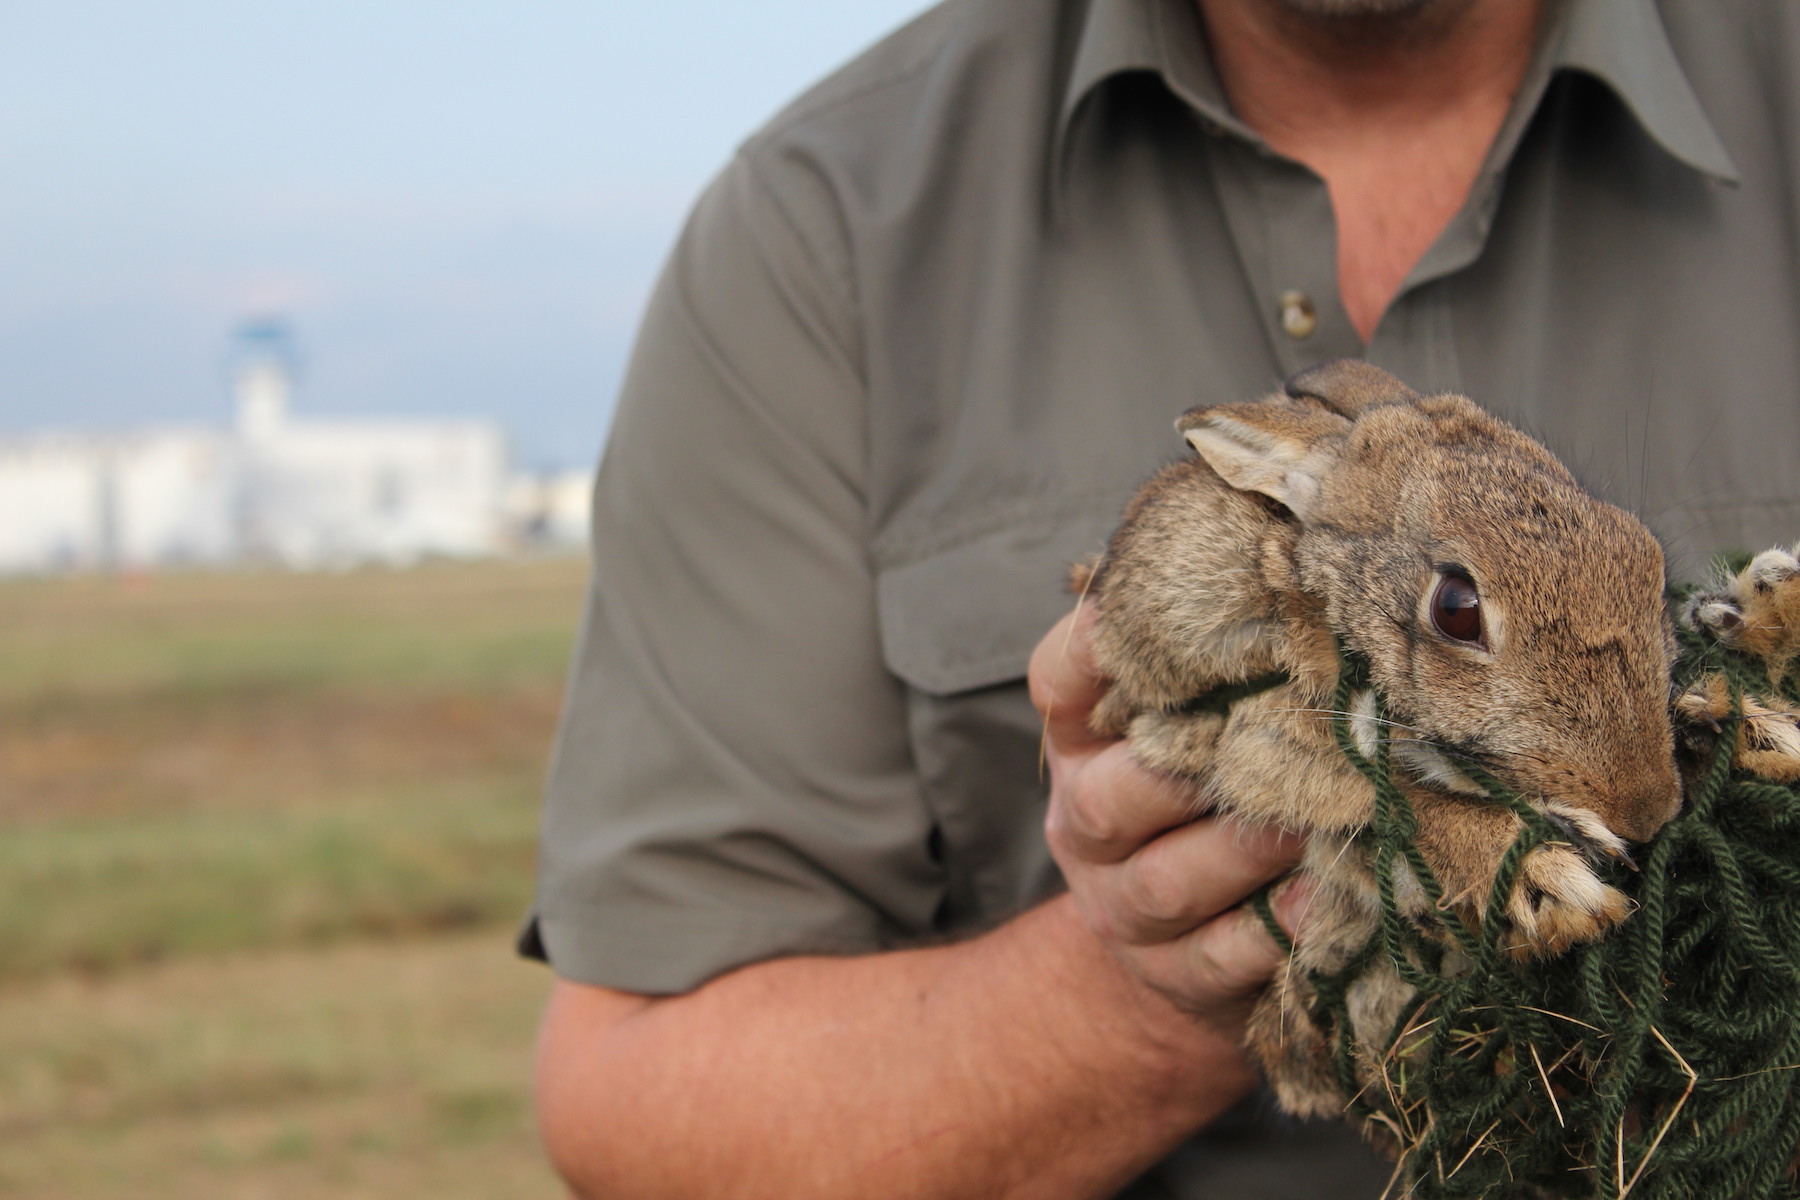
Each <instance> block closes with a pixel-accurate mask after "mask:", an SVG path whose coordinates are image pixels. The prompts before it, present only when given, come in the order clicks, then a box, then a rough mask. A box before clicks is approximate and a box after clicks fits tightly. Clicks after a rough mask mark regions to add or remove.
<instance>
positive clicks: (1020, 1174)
mask: <svg viewBox="0 0 1800 1200" xmlns="http://www.w3.org/2000/svg"><path fill="white" fill-rule="evenodd" d="M1253 1081H1254V1075H1253V1073H1252V1071H1251V1069H1250V1068H1249V1066H1248V1065H1247V1064H1246V1061H1245V1059H1244V1057H1243V1055H1242V1052H1241V1050H1240V1049H1239V1047H1238V1046H1237V1044H1236V1040H1235V1038H1234V1037H1233V1036H1232V1035H1231V1034H1230V1033H1229V1032H1225V1031H1220V1030H1216V1029H1213V1028H1211V1027H1209V1026H1206V1025H1204V1024H1201V1023H1199V1022H1197V1021H1195V1020H1193V1019H1192V1018H1190V1017H1188V1016H1186V1015H1185V1014H1183V1013H1182V1012H1180V1011H1178V1010H1177V1009H1176V1008H1175V1007H1174V1006H1173V1005H1172V1004H1171V1003H1170V1002H1169V1001H1167V1000H1166V999H1164V998H1163V997H1162V996H1161V995H1159V994H1158V993H1156V992H1154V991H1152V990H1151V989H1150V988H1148V987H1146V986H1145V985H1144V984H1143V983H1141V982H1139V981H1138V980H1137V979H1136V978H1135V977H1134V976H1132V975H1130V974H1128V973H1127V972H1126V971H1125V970H1124V969H1123V968H1121V966H1120V965H1119V963H1118V961H1117V960H1116V959H1115V958H1114V957H1113V956H1112V955H1111V954H1110V953H1109V952H1108V951H1107V950H1106V949H1105V948H1104V947H1103V946H1102V944H1101V943H1100V942H1099V941H1098V940H1097V939H1096V938H1095V936H1094V935H1093V933H1092V932H1091V931H1090V930H1089V929H1088V927H1087V926H1086V925H1085V924H1084V923H1083V922H1082V920H1081V919H1080V917H1079V916H1077V915H1076V912H1075V910H1074V908H1073V906H1072V905H1071V903H1070V902H1069V900H1068V899H1067V898H1066V897H1064V898H1061V899H1058V900H1055V901H1052V902H1050V903H1049V904H1046V905H1044V906H1043V907H1040V908H1038V909H1036V910H1034V911H1032V912H1029V913H1026V914H1024V915H1023V916H1021V917H1019V918H1017V919H1016V920H1014V921H1013V922H1011V923H1010V924H1008V925H1006V926H1004V927H1002V928H1000V929H998V930H995V931H993V932H992V933H989V934H987V935H985V936H983V937H981V938H979V939H976V940H973V941H970V942H965V943H960V944H955V945H949V946H940V947H932V948H929V949H921V950H907V951H898V952H894V953H888V954H878V955H871V956H868V957H863V958H844V959H822V958H805V959H785V960H778V961H774V962H768V963H763V964H759V965H757V966H752V967H747V968H745V969H743V970H740V971H737V972H734V973H732V974H730V975H726V976H724V977H722V978H720V979H717V980H715V981H713V982H712V983H710V984H708V985H706V986H705V987H703V988H701V989H699V990H698V991H696V992H694V993H692V994H689V995H685V996H676V997H669V998H664V999H651V1000H644V999H642V998H634V997H629V996H626V995H624V994H621V993H616V992H607V991H604V990H602V989H593V988H585V987H582V986H581V985H577V984H567V983H564V984H559V985H558V991H557V994H556V996H555V997H554V998H553V1000H552V1002H551V1007H550V1011H549V1013H548V1014H547V1016H546V1019H545V1026H544V1035H543V1040H542V1045H541V1049H540V1061H539V1074H538V1092H539V1112H540V1119H541V1120H542V1122H543V1127H544V1134H545V1138H546V1140H547V1142H548V1144H549V1147H550V1151H551V1155H552V1157H553V1159H554V1160H555V1162H556V1164H557V1166H558V1167H559V1169H560V1170H562V1171H563V1173H564V1175H565V1177H566V1178H568V1180H569V1181H570V1183H571V1185H572V1186H574V1187H575V1188H576V1189H577V1191H578V1192H579V1193H580V1194H582V1195H586V1196H591V1197H601V1196H604V1197H609V1198H611V1197H638V1196H643V1197H656V1198H658V1200H678V1198H680V1197H689V1196H692V1197H705V1198H707V1200H717V1198H721V1197H734V1196H756V1197H764V1196H769V1197H773V1196H780V1197H783V1198H784V1200H786V1198H790V1197H791V1198H795V1200H799V1198H803V1197H811V1196H819V1197H831V1198H833V1200H839V1198H841V1197H844V1196H871V1197H875V1196H880V1197H890V1196H891V1197H962V1196H967V1197H1045V1198H1050V1197H1058V1198H1061V1197H1088V1196H1095V1197H1097V1196H1105V1195H1109V1194H1111V1193H1112V1192H1114V1191H1116V1190H1117V1189H1118V1188H1119V1187H1121V1186H1123V1185H1124V1184H1125V1183H1126V1182H1128V1181H1129V1180H1130V1179H1131V1178H1133V1177H1134V1176H1135V1175H1136V1174H1138V1173H1139V1172H1141V1171H1142V1170H1143V1169H1144V1168H1146V1167H1147V1166H1149V1165H1150V1164H1151V1163H1153V1162H1154V1161H1155V1160H1156V1159H1157V1158H1159V1157H1161V1156H1162V1155H1163V1154H1164V1153H1165V1152H1167V1151H1168V1150H1169V1149H1170V1148H1172V1147H1173V1146H1174V1145H1175V1144H1177V1143H1178V1142H1180V1141H1181V1140H1182V1139H1183V1138H1184V1137H1185V1136H1186V1135H1187V1134H1188V1133H1190V1132H1191V1131H1193V1130H1194V1129H1197V1128H1198V1127H1200V1126H1201V1125H1204V1124H1205V1123H1206V1122H1207V1121H1209V1120H1211V1119H1212V1118H1213V1117H1214V1116H1216V1115H1217V1114H1219V1113H1220V1112H1222V1111H1223V1110H1224V1109H1225V1108H1227V1107H1229V1106H1230V1105H1231V1104H1232V1103H1234V1102H1235V1101H1236V1100H1238V1099H1239V1098H1240V1097H1241V1096H1242V1095H1243V1094H1244V1093H1245V1092H1246V1091H1247V1090H1248V1089H1249V1087H1250V1086H1251V1084H1252V1083H1253Z"/></svg>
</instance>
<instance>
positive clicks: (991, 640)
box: [876, 509, 1116, 932]
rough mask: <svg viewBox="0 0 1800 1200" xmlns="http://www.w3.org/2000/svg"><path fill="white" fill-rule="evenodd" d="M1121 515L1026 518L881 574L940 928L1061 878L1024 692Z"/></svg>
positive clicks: (889, 654)
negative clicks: (1079, 575)
mask: <svg viewBox="0 0 1800 1200" xmlns="http://www.w3.org/2000/svg"><path fill="white" fill-rule="evenodd" d="M1115 520H1116V513H1115V512H1113V511H1110V509H1109V510H1108V511H1106V512H1102V513H1096V514H1093V515H1085V514H1084V515H1082V516H1079V517H1075V518H1067V517H1056V518H1053V517H1048V516H1046V517H1043V518H1037V519H1029V520H1025V521H1021V522H1018V523H1015V524H1013V525H1010V526H1008V527H1006V528H1003V529H999V530H995V531H991V532H988V533H985V534H983V535H981V536H979V537H976V538H973V539H970V540H968V541H965V542H961V543H959V544H957V545H955V546H952V547H950V548H947V549H936V550H934V551H933V552H931V553H928V554H925V555H923V556H921V557H917V558H913V559H911V560H909V561H906V562H903V563H900V564H897V565H893V566H886V567H882V568H879V569H878V581H877V592H876V596H877V604H878V606H879V609H880V621H881V644H882V653H883V655H884V657H885V658H886V660H887V664H888V668H889V669H890V670H891V671H893V673H894V674H895V675H897V676H898V677H899V678H900V679H901V680H903V681H904V682H905V683H906V685H907V689H908V709H907V716H908V723H909V729H908V735H909V737H910V739H911V744H912V751H913V761H914V763H915V765H916V767H917V770H918V773H919V777H920V780H921V783H922V785H923V788H924V791H925V795H926V798H927V802H928V803H929V804H930V805H931V808H932V813H933V817H934V821H935V830H936V845H935V846H934V852H935V856H936V857H937V859H938V861H939V863H940V864H941V866H942V867H943V869H944V875H945V882H946V887H945V897H944V901H943V904H942V906H941V909H940V912H939V917H938V922H937V923H938V926H939V927H940V929H942V930H944V931H946V932H948V931H960V930H966V929H972V928H980V927H983V926H986V925H989V924H992V923H994V922H996V921H998V920H1001V919H1003V918H1005V917H1006V916H1008V915H1010V914H1011V913H1013V912H1016V911H1018V910H1019V909H1020V908H1022V907H1024V906H1026V905H1028V904H1030V903H1032V902H1034V901H1036V900H1038V899H1040V898H1042V897H1043V896H1045V895H1046V894H1048V893H1049V892H1051V891H1053V890H1055V889H1056V888H1057V887H1059V886H1060V879H1059V878H1058V875H1057V872H1056V868H1055V866H1054V864H1053V863H1051V861H1050V858H1049V854H1048V852H1047V851H1046V850H1045V849H1044V839H1043V817H1044V799H1045V796H1046V793H1047V788H1048V781H1047V780H1046V779H1044V778H1042V776H1041V772H1040V768H1039V744H1040V737H1041V727H1040V724H1039V721H1038V716H1037V713H1036V711H1035V710H1034V709H1033V708H1032V707H1031V700H1030V697H1029V695H1028V694H1027V691H1026V686H1025V671H1026V666H1027V664H1028V662H1029V661H1030V658H1031V651H1032V649H1033V648H1034V647H1035V646H1036V645H1037V644H1038V641H1039V639H1041V638H1042V637H1043V636H1044V634H1045V633H1047V632H1048V631H1049V629H1050V626H1052V625H1053V624H1055V623H1056V621H1057V620H1058V619H1059V618H1060V617H1062V615H1063V614H1064V613H1066V612H1068V611H1069V609H1070V608H1071V607H1072V606H1073V604H1074V602H1075V601H1074V597H1072V596H1071V595H1069V593H1068V591H1067V588H1066V586H1065V581H1066V579H1067V577H1068V572H1069V566H1070V565H1071V564H1072V563H1074V562H1076V561H1079V560H1081V559H1084V558H1088V557H1090V556H1092V555H1094V554H1096V553H1098V552H1099V550H1100V549H1101V548H1102V547H1103V546H1104V545H1105V542H1106V537H1107V534H1108V533H1110V532H1111V529H1112V526H1113V524H1114V521H1115Z"/></svg>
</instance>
